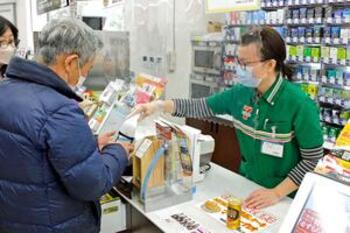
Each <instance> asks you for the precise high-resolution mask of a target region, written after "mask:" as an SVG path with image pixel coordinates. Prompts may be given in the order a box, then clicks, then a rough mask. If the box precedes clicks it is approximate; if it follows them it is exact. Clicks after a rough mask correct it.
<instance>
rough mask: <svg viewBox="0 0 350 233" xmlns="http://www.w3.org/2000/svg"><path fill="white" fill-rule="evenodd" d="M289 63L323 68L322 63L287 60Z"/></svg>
mask: <svg viewBox="0 0 350 233" xmlns="http://www.w3.org/2000/svg"><path fill="white" fill-rule="evenodd" d="M286 62H287V63H291V64H303V65H316V66H320V67H321V63H320V62H308V61H305V60H303V61H298V60H291V59H288V60H286Z"/></svg>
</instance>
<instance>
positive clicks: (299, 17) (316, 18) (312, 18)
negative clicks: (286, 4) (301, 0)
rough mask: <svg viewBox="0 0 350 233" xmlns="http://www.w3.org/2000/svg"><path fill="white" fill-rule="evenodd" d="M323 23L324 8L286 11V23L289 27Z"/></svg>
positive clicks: (303, 8)
mask: <svg viewBox="0 0 350 233" xmlns="http://www.w3.org/2000/svg"><path fill="white" fill-rule="evenodd" d="M323 22H324V8H323V7H321V6H316V7H310V8H308V7H302V8H289V9H288V10H287V11H286V23H287V24H288V25H310V24H322V23H323Z"/></svg>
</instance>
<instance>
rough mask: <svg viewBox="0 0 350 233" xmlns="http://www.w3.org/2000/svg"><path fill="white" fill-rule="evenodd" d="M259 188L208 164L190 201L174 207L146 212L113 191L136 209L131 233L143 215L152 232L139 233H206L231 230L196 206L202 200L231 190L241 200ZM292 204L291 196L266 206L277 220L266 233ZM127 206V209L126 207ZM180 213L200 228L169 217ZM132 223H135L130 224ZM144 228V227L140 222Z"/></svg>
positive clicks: (133, 200) (135, 201)
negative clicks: (193, 227)
mask: <svg viewBox="0 0 350 233" xmlns="http://www.w3.org/2000/svg"><path fill="white" fill-rule="evenodd" d="M259 188H261V186H259V185H257V184H255V183H254V182H252V181H250V180H248V179H246V178H244V177H242V176H240V175H238V174H236V173H233V172H231V171H229V170H227V169H225V168H223V167H220V166H218V165H216V164H214V163H211V169H210V171H209V172H208V174H207V176H206V177H205V179H204V180H203V181H201V182H199V183H197V184H196V190H195V193H194V195H193V200H192V201H189V202H185V203H182V204H179V205H176V206H172V207H168V208H164V209H161V210H157V211H152V212H145V211H144V209H143V206H142V204H141V203H140V202H139V201H138V199H137V198H136V197H135V198H129V197H126V196H125V195H124V194H123V193H122V192H120V191H118V189H116V191H117V192H118V193H119V195H120V196H121V197H122V200H124V201H125V202H126V203H127V206H129V207H130V208H131V209H129V211H130V212H135V211H137V212H138V213H136V214H135V213H134V214H130V212H129V215H128V214H127V216H130V217H131V219H129V223H128V226H127V227H128V230H131V232H138V231H137V228H138V226H139V225H138V224H137V222H139V221H140V219H133V218H134V217H135V218H140V217H144V218H146V219H147V220H149V221H150V222H151V223H152V224H153V226H148V227H149V228H150V229H152V231H140V232H155V231H154V230H155V229H158V230H159V232H167V233H180V232H198V233H199V232H205V233H209V232H210V233H224V232H230V233H232V232H234V231H232V230H229V229H228V228H226V225H225V223H223V222H220V221H218V220H216V219H214V218H212V217H211V216H209V215H208V214H206V213H205V212H204V211H203V210H202V209H201V208H200V207H199V205H200V204H201V203H203V202H205V201H206V200H208V199H211V198H214V197H217V196H220V195H222V194H224V193H230V194H233V195H235V196H236V197H238V198H242V199H244V198H245V197H247V196H248V195H249V194H250V193H251V192H252V191H254V190H256V189H259ZM291 203H292V199H290V198H288V197H286V198H284V199H283V200H281V201H280V202H279V203H278V204H276V205H274V206H272V207H269V208H267V209H265V210H264V211H266V212H269V213H272V214H273V215H274V216H275V217H276V218H278V220H277V221H276V222H275V223H274V224H273V225H271V226H270V227H269V228H267V229H266V231H265V232H278V231H279V228H280V226H281V224H282V222H283V219H284V218H285V216H286V214H287V212H288V209H289V206H290V205H291ZM127 209H128V208H127ZM181 213H183V214H184V215H186V216H187V217H188V218H190V219H192V220H193V221H195V222H196V223H198V224H199V225H200V226H199V229H200V230H199V231H198V230H197V231H196V230H194V231H189V230H187V229H186V228H185V227H183V226H182V225H181V224H180V223H178V222H177V221H176V220H175V219H173V218H172V217H171V215H174V214H181ZM133 222H135V224H133ZM143 227H145V228H146V229H147V226H145V225H143Z"/></svg>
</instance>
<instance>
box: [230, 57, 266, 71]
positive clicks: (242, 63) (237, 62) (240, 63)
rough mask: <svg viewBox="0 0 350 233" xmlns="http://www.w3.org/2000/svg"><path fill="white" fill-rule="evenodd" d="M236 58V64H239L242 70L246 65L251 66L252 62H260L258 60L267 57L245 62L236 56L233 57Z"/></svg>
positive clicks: (262, 60)
mask: <svg viewBox="0 0 350 233" xmlns="http://www.w3.org/2000/svg"><path fill="white" fill-rule="evenodd" d="M235 60H236V64H237V65H239V66H240V67H241V68H242V69H243V70H246V69H247V66H252V65H254V64H257V63H260V62H264V61H266V60H268V59H261V60H257V61H246V62H242V61H241V60H239V58H238V57H237V56H236V57H235Z"/></svg>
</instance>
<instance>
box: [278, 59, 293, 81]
mask: <svg viewBox="0 0 350 233" xmlns="http://www.w3.org/2000/svg"><path fill="white" fill-rule="evenodd" d="M280 66H281V73H282V75H283V77H286V78H287V79H288V80H289V81H292V79H293V69H292V68H291V67H290V66H289V65H287V64H285V63H284V62H282V64H281V65H280Z"/></svg>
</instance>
